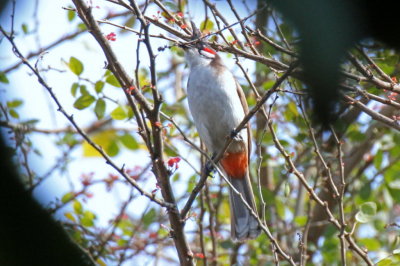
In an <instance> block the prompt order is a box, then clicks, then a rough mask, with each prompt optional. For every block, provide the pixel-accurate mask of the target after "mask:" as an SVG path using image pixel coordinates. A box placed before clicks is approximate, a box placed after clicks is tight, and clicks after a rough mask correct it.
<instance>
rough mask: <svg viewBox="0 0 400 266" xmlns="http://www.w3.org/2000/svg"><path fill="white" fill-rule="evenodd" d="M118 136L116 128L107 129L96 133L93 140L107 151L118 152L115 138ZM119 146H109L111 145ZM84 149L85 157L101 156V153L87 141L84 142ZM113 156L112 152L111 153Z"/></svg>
mask: <svg viewBox="0 0 400 266" xmlns="http://www.w3.org/2000/svg"><path fill="white" fill-rule="evenodd" d="M116 138H118V137H117V133H116V132H115V130H105V131H101V132H99V133H98V134H95V135H94V136H93V137H92V141H93V142H94V143H96V144H97V145H99V146H101V147H102V148H103V149H104V150H105V151H106V152H107V153H109V152H111V153H115V151H116V150H117V153H118V145H116V143H115V139H116ZM115 145H116V146H117V147H116V148H115V147H111V148H109V146H115ZM82 149H83V156H85V157H99V156H100V153H99V152H98V151H97V150H96V149H94V148H93V147H92V146H91V145H90V144H89V143H87V142H86V141H85V142H83V143H82ZM109 155H110V156H111V154H109Z"/></svg>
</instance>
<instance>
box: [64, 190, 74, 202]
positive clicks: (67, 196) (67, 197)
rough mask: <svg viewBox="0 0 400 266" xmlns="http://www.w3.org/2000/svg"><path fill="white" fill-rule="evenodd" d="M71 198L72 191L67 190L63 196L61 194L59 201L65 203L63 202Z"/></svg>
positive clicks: (72, 196) (72, 195)
mask: <svg viewBox="0 0 400 266" xmlns="http://www.w3.org/2000/svg"><path fill="white" fill-rule="evenodd" d="M73 198H74V193H72V192H68V193H66V194H64V196H62V198H61V202H62V203H64V204H65V203H67V202H69V201H70V200H72V199H73Z"/></svg>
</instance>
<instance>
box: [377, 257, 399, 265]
mask: <svg viewBox="0 0 400 266" xmlns="http://www.w3.org/2000/svg"><path fill="white" fill-rule="evenodd" d="M376 266H395V265H394V264H393V259H392V258H390V257H389V258H385V259H383V260H380V261H378V263H377V264H376Z"/></svg>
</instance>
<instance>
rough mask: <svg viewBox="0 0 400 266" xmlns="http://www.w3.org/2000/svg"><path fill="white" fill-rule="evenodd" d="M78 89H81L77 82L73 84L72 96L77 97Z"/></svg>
mask: <svg viewBox="0 0 400 266" xmlns="http://www.w3.org/2000/svg"><path fill="white" fill-rule="evenodd" d="M78 87H79V83H77V82H74V83H72V86H71V95H72V96H74V97H75V96H76V92H77V91H78Z"/></svg>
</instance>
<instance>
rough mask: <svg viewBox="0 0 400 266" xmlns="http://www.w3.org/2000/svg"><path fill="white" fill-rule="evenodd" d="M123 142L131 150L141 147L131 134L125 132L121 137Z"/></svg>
mask: <svg viewBox="0 0 400 266" xmlns="http://www.w3.org/2000/svg"><path fill="white" fill-rule="evenodd" d="M119 139H120V141H121V142H122V144H123V145H124V146H125V147H127V148H128V149H130V150H136V149H138V148H139V144H138V143H137V141H136V139H135V138H134V137H133V136H132V135H131V134H128V133H126V134H124V135H122V136H121V137H120V138H119Z"/></svg>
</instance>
